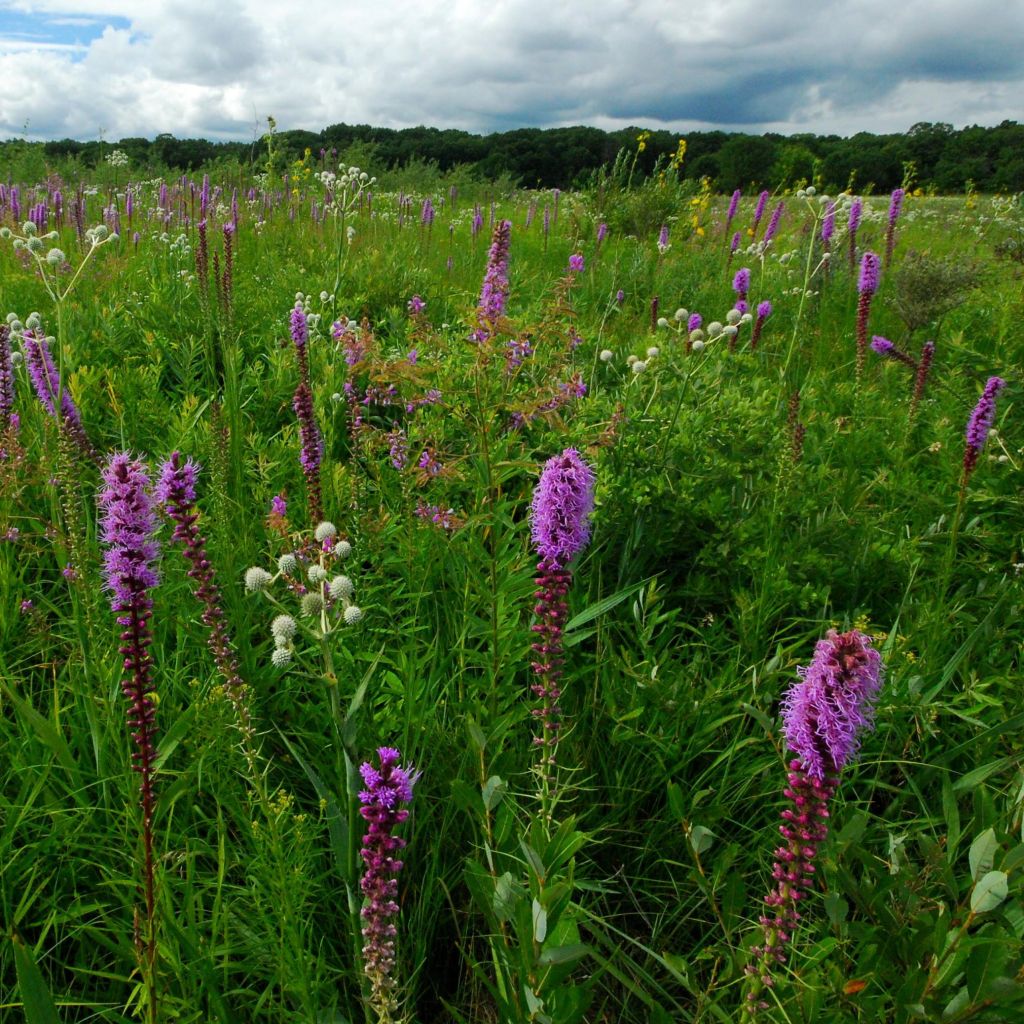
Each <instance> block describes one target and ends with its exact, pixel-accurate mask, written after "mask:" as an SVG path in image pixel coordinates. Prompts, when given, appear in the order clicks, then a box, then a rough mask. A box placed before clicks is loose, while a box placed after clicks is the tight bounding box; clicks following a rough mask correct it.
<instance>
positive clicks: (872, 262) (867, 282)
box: [857, 250, 880, 295]
mask: <svg viewBox="0 0 1024 1024" xmlns="http://www.w3.org/2000/svg"><path fill="white" fill-rule="evenodd" d="M879 270H880V268H879V260H878V256H877V255H876V254H875V253H873V252H871V251H870V250H869V251H868V252H866V253H864V255H863V256H862V257H861V261H860V278H859V279H858V281H857V291H858V292H860V294H861V295H874V294H875V292H877V291H878V276H879Z"/></svg>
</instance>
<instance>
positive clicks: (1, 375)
mask: <svg viewBox="0 0 1024 1024" xmlns="http://www.w3.org/2000/svg"><path fill="white" fill-rule="evenodd" d="M13 413H14V364H13V363H12V362H11V331H10V328H9V327H8V326H7V324H0V433H6V431H7V430H8V429H9V428H10V426H11V416H12V415H13Z"/></svg>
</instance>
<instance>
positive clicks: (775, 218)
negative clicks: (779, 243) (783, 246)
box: [764, 199, 786, 245]
mask: <svg viewBox="0 0 1024 1024" xmlns="http://www.w3.org/2000/svg"><path fill="white" fill-rule="evenodd" d="M785 208H786V204H785V203H784V202H783V201H782V200H781V199H780V200H779V201H778V202H777V203H776V204H775V209H774V210H772V215H771V217H770V218H769V220H768V227H766V228H765V229H764V244H765V245H767V244H768V243H769V242H770V241H772V239H773V238H775V234H776V232H777V231H778V230H779V223H780V222H781V221H782V212H783V210H785Z"/></svg>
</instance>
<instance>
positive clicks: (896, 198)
mask: <svg viewBox="0 0 1024 1024" xmlns="http://www.w3.org/2000/svg"><path fill="white" fill-rule="evenodd" d="M906 194H907V193H906V191H905V190H904V189H902V188H897V189H893V193H892V195H891V196H890V197H889V223H890V224H895V223H896V221H897V220H899V216H900V211H901V210H902V209H903V197H904V196H905V195H906Z"/></svg>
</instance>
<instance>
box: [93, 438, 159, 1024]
mask: <svg viewBox="0 0 1024 1024" xmlns="http://www.w3.org/2000/svg"><path fill="white" fill-rule="evenodd" d="M103 484H104V487H103V490H102V491H101V492H100V494H99V496H98V498H97V504H98V506H99V511H100V522H99V527H100V536H101V538H102V540H103V543H104V545H105V546H106V549H107V550H106V551H105V552H104V555H103V576H104V586H105V587H106V589H107V590H109V591H110V592H111V607H112V608H113V610H114V611H115V612H117V613H118V614H117V622H118V625H120V626H122V627H123V629H122V632H121V637H120V639H121V644H120V647H119V651H120V654H121V656H122V657H123V658H124V662H123V665H124V674H123V676H122V679H121V690H122V692H123V693H124V695H125V697H126V698H127V699H128V702H129V705H130V710H129V713H128V725H129V727H130V728H131V729H132V741H133V743H134V745H135V749H134V750H133V751H132V767H133V769H134V770H135V771H137V772H138V773H139V777H140V783H139V793H140V803H141V807H142V846H143V888H144V894H145V901H146V925H147V927H146V934H145V936H144V943H145V954H144V956H145V963H144V973H145V977H146V983H147V988H148V989H149V1001H150V1014H151V1019H153V1020H156V1019H157V1018H156V999H157V986H156V977H155V975H156V957H157V936H156V902H155V876H154V857H153V812H154V808H155V802H156V800H155V793H154V787H153V774H154V771H155V766H154V762H155V760H156V707H155V705H154V702H153V699H152V696H151V695H152V693H153V692H154V690H155V685H154V682H153V659H152V657H151V656H150V653H149V649H150V646H151V645H152V641H153V631H152V628H151V627H150V619H151V618H152V615H153V602H152V600H151V598H150V596H149V592H150V590H151V589H152V588H153V587H155V586H156V585H157V582H158V576H157V572H156V562H157V557H158V556H159V553H160V548H159V545H158V544H157V542H156V541H155V540H154V539H153V535H154V534H155V532H156V525H157V523H156V509H155V506H154V504H153V499H152V497H151V495H150V492H149V476H148V475H147V473H146V468H145V466H144V465H143V463H142V462H140V461H138V460H133V459H132V457H131V456H130V455H129V454H128V453H127V452H118V453H115V454H114V455H112V456H111V457H110V460H109V461H108V463H107V465H106V467H105V468H104V470H103Z"/></svg>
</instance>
